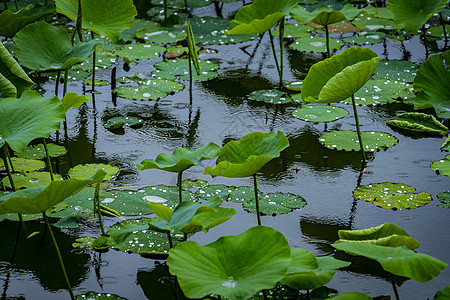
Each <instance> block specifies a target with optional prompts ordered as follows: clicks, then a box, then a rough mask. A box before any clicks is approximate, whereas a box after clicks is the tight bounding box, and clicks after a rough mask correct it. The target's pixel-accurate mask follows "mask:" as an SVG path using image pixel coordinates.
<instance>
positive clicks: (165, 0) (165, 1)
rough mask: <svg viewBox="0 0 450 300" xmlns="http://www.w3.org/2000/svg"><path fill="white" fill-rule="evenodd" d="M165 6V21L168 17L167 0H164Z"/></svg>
mask: <svg viewBox="0 0 450 300" xmlns="http://www.w3.org/2000/svg"><path fill="white" fill-rule="evenodd" d="M163 8H164V21H165V20H166V19H167V0H164V1H163Z"/></svg>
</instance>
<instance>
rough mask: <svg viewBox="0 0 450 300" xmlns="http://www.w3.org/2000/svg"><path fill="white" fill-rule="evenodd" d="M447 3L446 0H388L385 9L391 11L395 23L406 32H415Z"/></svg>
mask: <svg viewBox="0 0 450 300" xmlns="http://www.w3.org/2000/svg"><path fill="white" fill-rule="evenodd" d="M446 5H447V0H428V1H421V0H414V1H411V0H393V1H389V3H388V6H387V9H388V10H389V11H390V12H391V13H392V15H393V17H394V21H395V23H396V24H397V25H399V26H401V27H402V28H404V29H405V30H406V31H407V32H408V33H412V34H416V33H417V30H418V29H419V28H420V27H422V25H423V24H425V23H426V22H427V21H428V19H430V18H431V17H432V16H433V15H434V14H435V13H438V12H440V11H441V10H442V8H443V7H444V6H446Z"/></svg>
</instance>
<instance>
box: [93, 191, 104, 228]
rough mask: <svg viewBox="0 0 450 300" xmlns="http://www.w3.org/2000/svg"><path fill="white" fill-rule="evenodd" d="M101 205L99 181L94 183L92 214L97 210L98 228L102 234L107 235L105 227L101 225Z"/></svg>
mask: <svg viewBox="0 0 450 300" xmlns="http://www.w3.org/2000/svg"><path fill="white" fill-rule="evenodd" d="M100 210H101V207H100V183H96V184H95V193H94V216H95V211H97V214H98V221H99V222H100V229H101V231H102V235H103V236H107V234H106V232H105V228H104V227H103V220H102V213H101V211H100Z"/></svg>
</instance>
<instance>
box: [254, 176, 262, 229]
mask: <svg viewBox="0 0 450 300" xmlns="http://www.w3.org/2000/svg"><path fill="white" fill-rule="evenodd" d="M253 188H254V189H255V205H256V218H257V220H258V225H261V216H260V215H259V199H258V185H257V184H256V174H253Z"/></svg>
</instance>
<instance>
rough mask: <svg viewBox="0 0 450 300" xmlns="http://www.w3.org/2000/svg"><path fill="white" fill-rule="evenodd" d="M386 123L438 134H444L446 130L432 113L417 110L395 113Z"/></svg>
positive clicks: (410, 129) (404, 128)
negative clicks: (393, 117) (392, 118)
mask: <svg viewBox="0 0 450 300" xmlns="http://www.w3.org/2000/svg"><path fill="white" fill-rule="evenodd" d="M386 124H388V125H389V126H393V127H397V128H400V129H403V130H409V131H415V132H420V133H424V134H431V135H438V136H444V135H445V134H447V132H448V128H447V127H446V126H445V125H443V124H441V123H440V122H439V121H438V120H436V118H435V117H434V116H433V115H429V114H424V113H418V112H411V113H403V114H399V115H396V116H395V119H394V120H388V121H386Z"/></svg>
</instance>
